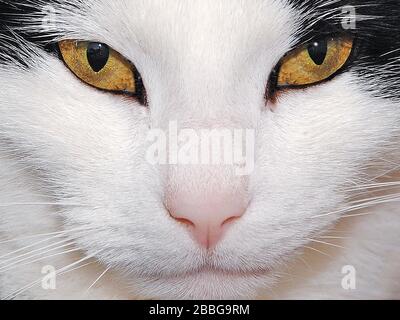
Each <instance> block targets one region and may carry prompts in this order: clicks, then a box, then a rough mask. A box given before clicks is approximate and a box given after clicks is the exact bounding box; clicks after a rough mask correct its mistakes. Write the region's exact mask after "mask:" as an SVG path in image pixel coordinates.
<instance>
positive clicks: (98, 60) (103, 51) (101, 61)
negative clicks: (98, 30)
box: [87, 42, 110, 72]
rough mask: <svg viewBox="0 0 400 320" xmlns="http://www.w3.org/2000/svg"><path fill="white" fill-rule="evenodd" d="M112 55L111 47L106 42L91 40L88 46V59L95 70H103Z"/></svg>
mask: <svg viewBox="0 0 400 320" xmlns="http://www.w3.org/2000/svg"><path fill="white" fill-rule="evenodd" d="M109 57H110V48H109V47H108V46H107V45H106V44H104V43H96V42H91V43H89V45H88V48H87V59H88V62H89V64H90V66H91V67H92V69H93V71H94V72H99V71H101V70H102V69H103V68H104V67H105V65H106V64H107V61H108V59H109Z"/></svg>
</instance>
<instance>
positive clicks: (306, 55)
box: [278, 37, 353, 87]
mask: <svg viewBox="0 0 400 320" xmlns="http://www.w3.org/2000/svg"><path fill="white" fill-rule="evenodd" d="M312 45H314V44H312ZM312 45H311V46H312ZM315 45H318V43H317V42H316V43H315ZM311 46H303V47H301V48H299V49H297V50H294V51H293V52H291V53H289V54H288V55H287V56H286V57H284V58H283V60H282V62H281V66H280V70H279V74H278V87H287V86H306V85H312V84H316V83H319V82H321V81H323V80H326V79H328V78H330V77H331V76H333V75H334V74H335V73H336V72H338V71H339V70H340V69H341V68H342V67H343V66H344V65H345V64H346V62H347V61H348V59H349V57H350V55H351V52H352V49H353V39H351V38H346V37H339V38H331V39H329V40H327V42H325V46H326V47H325V51H324V52H323V53H324V56H323V57H322V59H321V60H323V61H317V62H321V63H317V62H316V61H315V59H313V57H312V55H311V54H310V47H311ZM311 49H312V48H311Z"/></svg>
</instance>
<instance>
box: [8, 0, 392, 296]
mask: <svg viewBox="0 0 400 320" xmlns="http://www.w3.org/2000/svg"><path fill="white" fill-rule="evenodd" d="M361 2H362V3H364V2H365V1H361ZM60 3H61V4H62V5H61V4H60ZM324 3H326V2H324V1H320V2H318V1H307V5H304V4H303V5H301V1H285V0H276V1H275V0H252V1H240V0H237V1H236V0H235V1H232V0H229V1H228V0H226V1H225V0H223V1H211V0H210V1H208V0H206V1H204V0H201V1H169V0H168V1H153V0H146V1H139V0H137V1H136V0H118V1H106V0H92V1H82V2H80V1H59V2H58V3H57V2H56V3H52V5H53V6H54V8H55V9H56V12H57V24H56V25H55V26H53V25H51V26H50V27H49V26H47V27H48V28H50V31H56V32H57V33H58V34H59V35H60V37H62V39H74V40H85V41H92V42H99V43H104V44H107V45H108V46H109V47H110V48H113V49H114V50H116V51H118V52H119V53H120V54H121V55H123V56H124V57H125V58H126V59H128V60H129V61H131V62H132V63H134V65H135V67H136V68H137V70H138V72H140V75H141V77H142V79H143V80H142V81H143V86H144V87H145V90H146V98H147V103H146V104H143V103H141V102H140V99H135V98H132V97H127V96H126V95H123V94H112V93H109V92H105V91H101V90H98V89H96V88H93V87H92V86H88V85H86V84H84V83H83V81H81V80H79V79H78V78H77V77H76V76H75V75H73V74H72V72H71V71H70V70H69V69H68V68H67V67H66V65H65V64H64V63H63V62H62V61H61V59H59V57H57V56H56V55H54V54H51V53H47V52H45V51H44V50H41V49H37V48H33V47H30V46H29V47H28V46H27V45H26V50H25V51H24V52H25V56H24V58H23V59H24V60H25V62H26V63H27V64H28V65H29V68H28V69H24V70H23V69H22V68H21V67H18V66H17V65H16V63H14V64H6V65H5V66H3V67H0V87H1V92H0V113H1V119H2V120H1V124H0V131H1V133H2V137H3V139H2V142H1V143H2V148H3V149H4V148H9V149H8V150H10V149H11V150H12V151H13V154H15V157H18V159H21V158H22V160H20V161H22V162H23V163H24V164H26V165H29V166H31V167H34V168H35V169H37V170H35V173H34V175H37V177H38V180H39V181H40V182H41V183H42V185H43V188H44V189H43V190H45V192H44V193H45V194H48V195H51V196H53V197H55V198H56V199H57V200H58V201H59V202H62V203H71V204H76V206H73V207H72V206H64V207H63V206H60V216H61V217H62V218H63V219H62V221H63V228H67V229H75V228H80V227H84V229H83V230H81V231H75V232H72V233H71V237H72V239H73V240H74V241H75V242H76V243H77V245H78V246H79V247H82V248H83V250H84V251H85V252H86V253H88V254H95V256H96V258H97V259H98V260H99V261H101V262H102V263H103V264H104V265H106V266H107V267H111V268H113V269H114V270H115V271H116V272H117V273H118V272H119V273H121V274H124V277H125V279H127V281H128V282H129V286H130V288H131V289H132V291H134V292H135V293H139V294H141V295H143V296H146V297H163V298H165V297H167V298H168V297H169V298H171V297H172V298H188V297H189V298H240V297H242V298H246V297H247V298H248V297H252V296H254V295H255V294H256V290H257V289H260V288H262V287H264V286H269V285H271V284H272V283H273V281H274V278H275V277H276V276H277V275H279V274H280V272H281V270H282V269H281V268H282V266H283V265H284V264H286V263H287V262H288V261H290V260H291V259H293V258H294V256H295V255H296V254H297V252H299V250H301V249H302V248H303V247H304V246H305V245H307V243H309V241H310V239H311V238H313V237H314V236H315V235H318V234H320V233H321V232H323V231H326V230H327V229H328V228H329V227H330V226H331V225H332V224H333V223H335V222H336V221H337V220H338V219H339V217H340V214H341V211H340V208H342V206H344V207H346V205H345V200H346V198H347V196H348V193H347V192H346V188H348V187H349V186H351V185H352V184H353V183H355V182H356V181H358V180H357V179H359V178H360V173H363V172H364V170H365V169H366V168H367V167H368V166H369V165H370V163H371V162H374V161H375V160H376V159H379V157H380V154H381V152H382V151H384V149H385V148H386V147H387V143H389V142H390V141H391V138H392V137H393V135H394V132H395V128H396V126H397V123H398V121H399V119H398V118H399V116H400V112H399V111H398V108H399V107H400V106H399V103H396V101H397V100H396V97H395V95H394V94H393V93H394V92H395V91H396V90H395V89H396V88H397V87H398V85H399V82H398V79H394V78H393V77H390V76H387V77H385V73H384V72H383V71H384V70H385V69H386V70H387V68H388V66H389V65H390V63H391V64H392V66H394V67H395V66H396V65H395V63H396V60H394V59H393V54H392V55H388V56H387V58H382V59H381V60H380V61H379V64H376V63H375V62H376V61H377V60H376V57H377V56H380V55H381V53H385V52H389V51H391V50H390V49H391V48H381V49H380V50H382V51H383V52H379V50H378V49H376V48H374V47H372V46H374V45H375V43H374V41H371V39H372V40H374V37H375V36H376V37H378V35H377V33H378V31H379V27H376V25H379V23H376V21H375V20H371V21H369V22H366V20H363V19H361V20H360V21H357V26H356V29H352V30H345V31H344V30H340V32H344V33H346V36H349V37H350V38H351V39H355V40H354V44H353V46H354V48H353V52H352V55H351V57H349V58H348V61H347V63H348V65H347V66H346V68H345V70H342V72H340V73H339V74H337V75H336V76H334V77H330V78H331V79H329V80H328V81H324V82H321V83H320V84H316V85H309V86H305V87H304V88H286V89H284V90H283V89H281V90H278V91H276V90H269V89H268V88H269V87H270V85H271V83H270V82H271V79H273V77H271V73H273V72H274V70H276V66H277V65H278V63H279V62H280V61H282V58H283V57H284V56H285V54H287V53H288V52H292V50H293V49H295V48H297V47H301V46H302V44H303V43H304V44H305V43H306V42H304V41H306V40H307V39H308V40H310V41H311V39H314V36H315V35H316V34H318V32H319V30H320V29H318V28H321V30H322V29H323V30H325V29H324V28H323V27H320V26H319V23H317V24H316V25H315V30H313V28H312V27H311V25H312V24H313V23H315V22H316V21H319V22H321V23H322V22H325V23H322V24H323V25H324V26H328V29H327V30H328V31H326V32H327V33H324V34H325V35H326V37H335V36H336V34H337V31H335V32H333V30H338V29H337V28H338V26H339V29H340V25H341V20H340V19H341V18H343V16H342V15H339V16H340V17H341V18H338V13H340V14H343V12H344V11H342V9H341V8H342V7H343V6H344V5H346V4H351V3H350V2H344V1H342V2H341V1H339V2H335V3H333V4H330V5H326V4H324ZM71 4H75V5H76V7H70V5H71ZM389 4H390V1H382V6H385V5H386V6H387V7H389ZM354 5H355V9H356V10H360V11H361V13H362V14H364V15H367V14H368V13H372V12H374V11H371V12H368V11H365V10H367V9H365V7H361V6H358V1H355V3H354ZM329 12H330V14H325V16H326V18H325V20H324V19H323V18H322V17H323V16H324V13H329ZM382 12H384V10H383V9H382ZM38 17H39V18H40V19H42V18H43V16H41V15H36V20H35V18H32V20H31V21H30V23H29V24H30V25H31V26H28V29H29V28H34V27H33V26H32V21H34V23H33V25H36V28H37V30H35V31H39V30H40V28H42V27H43V25H41V24H40V23H39V22H38V21H37V20H39V18H38ZM389 21H390V20H389ZM374 23H375V27H373V26H374ZM329 24H332V25H334V26H335V27H334V28H333V27H332V26H329ZM342 26H343V25H342ZM331 27H332V28H331ZM329 28H331V29H329ZM363 28H364V29H363ZM371 30H375V31H371ZM324 32H325V31H324ZM363 32H365V33H368V36H369V37H370V38H369V39H367V38H364V36H365V35H364V34H363ZM374 32H376V33H374ZM380 32H381V33H382V34H386V31H380ZM379 36H380V35H379ZM318 39H319V38H318ZM364 39H365V41H364ZM393 41H395V40H393ZM377 47H378V46H377ZM374 55H376V56H374ZM12 65H13V66H12ZM385 66H386V67H385ZM376 79H380V80H379V81H377V80H376ZM273 85H276V83H274V84H273ZM390 86H392V87H391V88H390ZM273 89H276V88H273ZM175 122H176V123H178V125H179V127H180V128H191V129H195V130H200V129H213V128H219V129H222V128H223V129H229V130H233V129H250V130H254V136H255V141H254V145H255V149H254V150H255V153H254V170H252V171H251V172H250V173H249V174H247V175H236V174H234V170H233V166H231V165H183V164H178V165H171V164H168V163H167V164H160V165H157V164H154V163H151V162H150V161H148V158H147V157H146V154H147V152H148V149H149V147H150V142H149V141H148V140H147V137H148V134H149V133H151V130H152V129H156V128H158V129H164V130H166V129H167V128H168V127H169V126H170V124H171V123H175ZM167 209H169V210H167ZM218 210H220V211H218ZM174 217H175V218H174ZM232 218H234V219H232ZM198 226H200V227H198ZM199 228H200V229H201V230H198V229H199ZM207 230H208V231H207ZM211 238H212V239H211ZM196 239H197V241H196Z"/></svg>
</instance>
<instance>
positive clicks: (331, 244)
mask: <svg viewBox="0 0 400 320" xmlns="http://www.w3.org/2000/svg"><path fill="white" fill-rule="evenodd" d="M308 241H311V242H315V243H319V244H324V245H327V246H331V247H335V248H340V249H345V248H344V247H342V246H339V245H337V244H334V243H330V242H325V241H319V240H315V239H308Z"/></svg>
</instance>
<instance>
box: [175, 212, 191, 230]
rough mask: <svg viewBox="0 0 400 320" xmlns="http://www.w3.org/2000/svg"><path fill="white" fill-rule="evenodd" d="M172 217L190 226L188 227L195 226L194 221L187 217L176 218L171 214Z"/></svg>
mask: <svg viewBox="0 0 400 320" xmlns="http://www.w3.org/2000/svg"><path fill="white" fill-rule="evenodd" d="M171 217H172V218H173V219H174V220H175V221H178V222H179V223H181V224H183V225H185V226H188V227H194V226H195V225H194V223H193V222H192V221H190V220H189V219H185V218H175V217H174V216H172V215H171Z"/></svg>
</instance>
